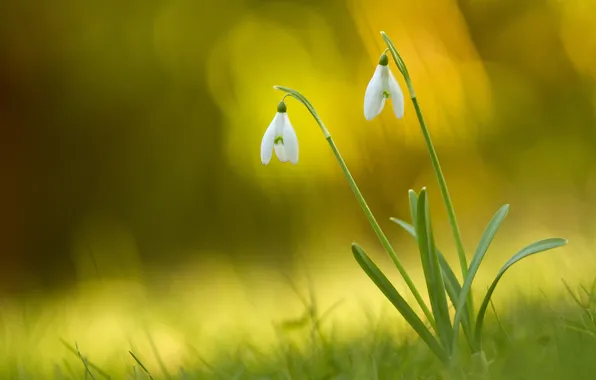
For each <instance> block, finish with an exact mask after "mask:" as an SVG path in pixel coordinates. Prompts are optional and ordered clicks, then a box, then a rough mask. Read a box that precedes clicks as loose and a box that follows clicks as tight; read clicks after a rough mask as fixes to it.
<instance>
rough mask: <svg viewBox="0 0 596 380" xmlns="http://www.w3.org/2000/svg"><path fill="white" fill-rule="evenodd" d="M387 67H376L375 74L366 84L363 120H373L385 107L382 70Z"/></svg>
mask: <svg viewBox="0 0 596 380" xmlns="http://www.w3.org/2000/svg"><path fill="white" fill-rule="evenodd" d="M384 68H387V66H381V65H377V68H376V70H375V73H374V74H373V77H372V78H371V80H370V82H368V86H367V87H366V92H365V93H364V118H365V119H366V120H372V119H374V118H375V117H376V116H377V115H378V114H379V113H381V111H382V110H383V107H384V105H385V98H384V96H383V88H384V85H383V70H384Z"/></svg>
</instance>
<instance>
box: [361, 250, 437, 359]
mask: <svg viewBox="0 0 596 380" xmlns="http://www.w3.org/2000/svg"><path fill="white" fill-rule="evenodd" d="M352 254H353V255H354V258H355V259H356V261H357V262H358V264H359V265H360V267H361V268H362V270H364V272H365V273H366V274H367V275H368V277H369V278H370V279H371V280H372V281H373V282H374V284H375V285H376V286H377V288H379V290H380V291H381V292H382V293H383V294H384V295H385V297H386V298H387V299H388V300H389V302H391V303H392V304H393V306H394V307H395V308H396V309H397V311H399V313H400V314H401V315H402V316H403V317H404V319H405V320H406V322H408V324H409V325H410V326H411V327H412V328H413V329H414V331H416V333H417V334H418V336H419V337H420V338H421V339H422V340H423V341H424V342H425V343H426V344H427V345H428V347H429V348H430V349H431V350H432V351H433V353H434V354H435V355H437V357H439V359H441V360H442V361H443V362H445V363H446V362H447V360H448V357H447V355H446V354H445V351H444V350H443V348H442V347H441V346H440V345H439V342H438V341H437V340H436V338H435V337H434V336H433V335H432V333H431V332H430V330H429V329H428V328H427V327H426V326H425V325H424V323H423V322H422V320H421V319H420V318H419V317H418V315H417V314H416V312H415V311H414V310H413V309H412V308H411V307H410V305H408V303H407V302H406V300H405V299H404V298H403V297H402V296H401V295H400V294H399V292H398V291H397V289H395V287H394V286H393V285H392V284H391V282H390V281H389V279H388V278H387V277H386V276H385V275H384V274H383V272H382V271H381V270H380V269H379V267H378V266H377V265H376V264H375V263H374V262H373V261H372V260H371V259H370V257H368V255H367V254H366V252H365V251H364V249H362V247H360V246H359V245H358V244H356V243H353V244H352Z"/></svg>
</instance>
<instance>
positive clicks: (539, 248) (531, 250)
mask: <svg viewBox="0 0 596 380" xmlns="http://www.w3.org/2000/svg"><path fill="white" fill-rule="evenodd" d="M565 244H567V239H561V238H550V239H544V240H540V241H537V242H534V243H532V244H530V245H527V246H526V247H524V248H522V249H521V250H520V251H519V252H517V253H516V254H515V255H513V257H511V258H510V259H509V260H508V261H507V262H506V263H505V265H503V267H502V268H501V270H499V272H498V273H497V276H496V277H495V279H494V281H493V283H492V284H491V285H490V287H489V288H488V291H487V292H486V296H484V301H482V305H480V309H479V310H478V316H477V317H476V328H475V330H474V340H475V342H476V345H477V346H478V347H481V344H482V340H481V334H482V327H483V324H484V315H485V314H486V309H487V308H488V304H489V302H490V299H491V297H492V295H493V292H494V291H495V288H496V287H497V285H498V283H499V280H500V279H501V277H503V275H504V274H505V272H506V271H507V269H509V268H511V267H512V266H513V264H515V263H517V262H518V261H520V260H522V259H524V258H526V257H528V256H531V255H534V254H536V253H540V252H544V251H548V250H550V249H554V248H557V247H561V246H563V245H565Z"/></svg>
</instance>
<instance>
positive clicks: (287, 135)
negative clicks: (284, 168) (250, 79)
mask: <svg viewBox="0 0 596 380" xmlns="http://www.w3.org/2000/svg"><path fill="white" fill-rule="evenodd" d="M274 150H275V155H276V156H277V158H278V159H279V160H280V161H281V162H287V161H290V162H291V163H292V164H297V163H298V138H297V137H296V132H295V131H294V128H292V124H291V123H290V118H289V117H288V114H287V112H286V103H284V102H283V100H282V101H281V102H280V103H279V105H278V106H277V113H276V114H275V117H274V118H273V121H271V124H270V125H269V128H267V130H266V131H265V135H264V136H263V141H261V162H262V163H263V165H267V164H268V163H269V161H271V157H272V156H273V151H274Z"/></svg>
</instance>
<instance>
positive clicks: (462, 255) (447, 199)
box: [381, 32, 474, 322]
mask: <svg viewBox="0 0 596 380" xmlns="http://www.w3.org/2000/svg"><path fill="white" fill-rule="evenodd" d="M381 36H382V37H383V39H384V40H385V43H386V44H387V50H388V51H389V52H390V53H391V56H392V57H393V60H394V61H395V64H396V65H397V67H398V69H399V71H400V72H401V73H402V75H403V77H404V80H405V81H406V85H407V86H408V92H409V93H410V99H411V100H412V104H413V105H414V109H415V110H416V116H417V117H418V122H419V123H420V129H421V130H422V135H423V136H424V141H425V143H426V147H427V149H428V153H429V155H430V159H431V163H432V166H433V169H434V171H435V174H436V176H437V182H438V183H439V189H440V190H441V195H442V196H443V202H444V203H445V208H446V209H447V216H448V218H449V224H450V225H451V230H452V232H453V238H454V240H455V246H456V249H457V255H458V258H459V263H460V267H461V272H462V276H463V277H464V278H465V277H466V275H467V274H468V261H467V259H466V252H465V250H464V245H463V242H462V238H461V233H460V231H459V226H458V224H457V218H456V216H455V210H454V208H453V202H451V196H450V195H449V190H448V189H447V181H446V180H445V176H444V175H443V170H442V169H441V164H440V163H439V157H438V155H437V152H436V150H435V147H434V145H433V143H432V140H431V137H430V133H429V131H428V127H427V126H426V122H425V121H424V117H423V116H422V110H421V109H420V105H419V104H418V98H417V97H416V92H415V91H414V85H413V84H412V79H411V78H410V74H409V73H408V69H407V67H406V64H405V63H404V61H403V59H402V58H401V56H400V55H399V53H398V52H397V49H396V48H395V45H393V42H392V41H391V39H390V38H389V36H387V34H386V33H385V32H381ZM383 54H385V53H383ZM468 303H469V305H470V306H469V309H470V310H472V309H473V305H474V304H473V297H472V292H471V291H470V293H469V296H468ZM469 317H470V318H471V320H472V322H473V318H474V316H473V314H472V313H470V316H469Z"/></svg>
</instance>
